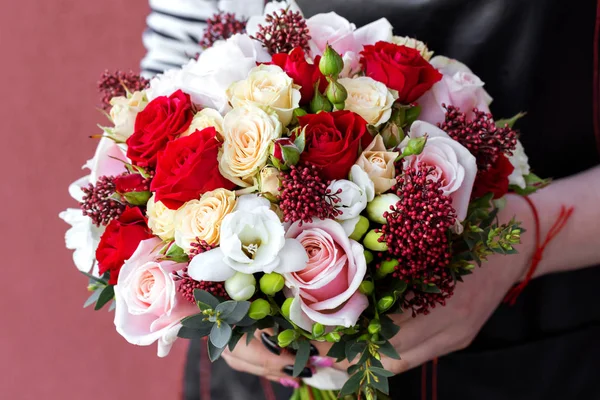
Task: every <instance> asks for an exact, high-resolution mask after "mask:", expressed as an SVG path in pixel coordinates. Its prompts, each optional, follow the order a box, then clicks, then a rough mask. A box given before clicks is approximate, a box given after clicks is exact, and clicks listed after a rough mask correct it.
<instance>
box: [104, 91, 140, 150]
mask: <svg viewBox="0 0 600 400" xmlns="http://www.w3.org/2000/svg"><path fill="white" fill-rule="evenodd" d="M110 104H111V105H112V108H111V109H110V118H111V120H112V122H113V124H114V128H108V129H105V131H106V132H108V133H109V134H110V135H111V136H112V137H113V138H114V139H116V140H117V141H119V142H125V141H126V140H127V138H129V136H131V135H133V130H134V127H135V119H136V117H137V115H138V113H139V112H140V111H142V110H143V109H144V108H145V107H146V105H147V104H148V99H147V98H146V93H145V92H144V91H141V92H135V93H133V94H132V95H131V96H127V97H125V96H119V97H113V98H112V99H111V100H110Z"/></svg>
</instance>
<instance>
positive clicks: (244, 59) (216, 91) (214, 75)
mask: <svg viewBox="0 0 600 400" xmlns="http://www.w3.org/2000/svg"><path fill="white" fill-rule="evenodd" d="M270 60H271V56H270V55H269V53H268V52H267V51H266V50H265V49H264V48H263V47H262V45H261V44H260V43H259V42H257V41H256V40H252V39H250V37H249V36H248V35H245V34H244V35H242V34H237V35H234V36H232V37H230V38H229V39H227V40H226V41H220V42H217V43H215V45H214V46H213V47H211V48H209V49H206V50H205V51H204V52H202V54H200V57H199V58H198V60H191V61H190V62H189V63H188V64H186V65H184V66H183V67H182V68H181V69H175V70H170V71H167V72H165V73H164V74H162V75H159V76H158V77H156V78H154V79H152V80H151V81H150V88H149V89H147V90H146V93H147V94H148V99H149V100H153V99H155V98H156V97H158V96H169V95H171V94H173V93H174V92H175V91H177V90H178V89H181V90H183V91H184V92H185V93H187V94H189V95H190V97H191V99H192V101H193V102H194V103H196V104H199V105H200V106H201V107H202V108H214V109H216V110H217V111H219V112H220V113H221V114H225V113H226V112H227V111H228V110H230V107H229V102H228V99H227V93H226V91H227V88H228V87H229V86H230V85H231V84H232V83H233V82H236V81H240V80H242V79H244V78H246V76H247V75H248V72H250V70H251V69H252V68H254V67H256V63H257V62H268V61H270Z"/></svg>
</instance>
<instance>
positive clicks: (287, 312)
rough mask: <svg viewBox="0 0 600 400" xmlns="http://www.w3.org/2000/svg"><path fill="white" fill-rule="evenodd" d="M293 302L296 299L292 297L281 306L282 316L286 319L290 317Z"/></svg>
mask: <svg viewBox="0 0 600 400" xmlns="http://www.w3.org/2000/svg"><path fill="white" fill-rule="evenodd" d="M292 301H294V299H293V298H292V297H288V298H287V299H285V301H284V302H283V304H282V305H281V314H283V316H284V317H286V318H289V317H290V307H291V306H292Z"/></svg>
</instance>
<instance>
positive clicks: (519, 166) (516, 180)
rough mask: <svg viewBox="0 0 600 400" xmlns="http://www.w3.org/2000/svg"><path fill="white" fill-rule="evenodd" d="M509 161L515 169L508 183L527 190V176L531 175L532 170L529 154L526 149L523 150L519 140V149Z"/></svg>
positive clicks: (517, 148)
mask: <svg viewBox="0 0 600 400" xmlns="http://www.w3.org/2000/svg"><path fill="white" fill-rule="evenodd" d="M508 160H509V161H510V163H511V164H512V166H513V167H515V169H514V171H513V172H512V174H510V175H509V176H508V182H509V183H510V184H511V185H515V186H518V187H520V188H521V189H525V188H526V187H527V183H525V175H529V174H530V173H531V169H530V168H529V158H528V157H527V154H525V148H523V145H522V144H521V142H520V141H519V140H517V147H516V149H515V151H514V152H513V155H512V156H510V157H509V158H508Z"/></svg>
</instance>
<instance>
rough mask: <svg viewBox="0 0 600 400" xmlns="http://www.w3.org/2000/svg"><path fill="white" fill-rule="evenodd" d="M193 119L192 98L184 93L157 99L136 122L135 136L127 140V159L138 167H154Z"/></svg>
mask: <svg viewBox="0 0 600 400" xmlns="http://www.w3.org/2000/svg"><path fill="white" fill-rule="evenodd" d="M193 117H194V113H193V111H192V103H191V101H190V96H188V95H187V94H185V93H183V92H182V91H181V90H178V91H176V92H175V93H173V94H172V95H170V96H169V97H166V96H160V97H157V98H155V99H154V100H152V101H151V102H150V103H148V105H147V106H146V108H144V110H143V111H141V112H140V113H139V114H138V115H137V117H136V119H135V129H134V133H133V135H131V136H130V137H129V139H127V157H129V159H130V160H131V162H132V163H133V164H135V165H139V166H142V167H154V166H155V165H156V154H157V153H158V152H159V151H161V150H162V149H164V148H165V146H166V145H167V143H168V142H169V141H171V140H173V139H175V138H176V137H177V136H179V135H181V134H182V133H183V132H185V131H186V130H187V128H188V127H189V126H190V124H191V123H192V118H193Z"/></svg>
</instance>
